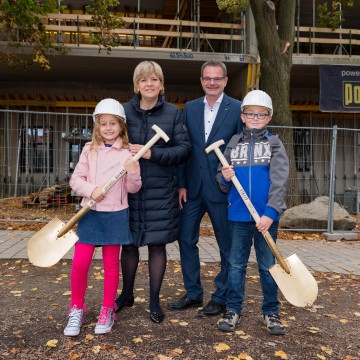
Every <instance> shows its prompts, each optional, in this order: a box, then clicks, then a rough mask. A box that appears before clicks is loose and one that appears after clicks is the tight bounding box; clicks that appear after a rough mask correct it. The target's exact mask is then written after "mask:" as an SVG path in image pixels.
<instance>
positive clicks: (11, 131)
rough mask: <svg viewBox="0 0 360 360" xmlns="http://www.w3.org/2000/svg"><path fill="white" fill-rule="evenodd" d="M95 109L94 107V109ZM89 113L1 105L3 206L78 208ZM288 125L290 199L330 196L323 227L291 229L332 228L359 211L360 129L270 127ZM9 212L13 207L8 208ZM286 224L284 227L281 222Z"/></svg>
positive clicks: (4, 216)
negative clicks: (74, 182)
mask: <svg viewBox="0 0 360 360" xmlns="http://www.w3.org/2000/svg"><path fill="white" fill-rule="evenodd" d="M90 110H91V111H90ZM90 110H89V111H88V112H89V113H88V114H83V113H82V114H80V113H79V114H78V113H55V112H35V111H20V110H0V177H1V180H0V181H1V184H0V205H1V204H6V205H7V206H8V208H9V207H12V206H13V207H14V209H15V210H16V207H17V208H19V207H21V208H22V209H23V208H24V207H25V208H27V209H28V210H29V214H31V213H32V211H33V210H34V208H35V207H37V208H39V207H40V208H42V209H43V212H44V213H45V214H46V211H47V209H49V208H54V207H58V208H59V210H60V211H63V219H64V220H68V219H69V218H71V216H72V215H73V211H69V206H70V208H74V209H75V208H78V203H79V200H80V199H79V198H78V197H77V196H76V194H74V193H73V192H72V191H71V189H70V188H69V185H68V181H69V179H70V177H71V174H72V172H73V170H74V168H75V165H76V163H77V162H78V160H79V156H80V153H81V150H82V147H83V145H84V144H85V143H86V142H87V141H90V140H91V133H92V127H93V120H92V116H91V113H92V111H93V109H90ZM270 130H271V132H273V133H279V136H280V138H282V137H281V133H284V131H285V132H286V133H287V134H291V136H286V139H288V140H286V139H285V140H284V139H283V138H282V139H283V142H284V144H285V147H286V149H287V151H288V153H289V158H290V160H291V164H292V171H291V177H290V179H289V185H290V186H289V188H288V193H287V203H288V204H290V205H291V206H295V205H300V204H308V203H310V202H313V201H314V200H315V199H317V198H319V197H322V196H325V197H327V198H328V199H329V201H328V206H327V207H326V208H325V209H324V214H318V215H319V216H322V217H325V218H326V219H327V222H326V224H325V226H322V227H321V228H319V226H318V225H316V224H317V223H316V222H314V226H310V227H309V225H306V227H305V226H303V225H301V224H300V225H299V226H297V228H292V229H288V230H291V231H312V232H322V231H330V232H332V230H333V229H334V226H333V218H334V216H333V211H334V205H335V204H336V203H337V204H339V205H340V206H341V207H343V208H344V209H346V210H347V211H348V212H349V214H350V215H351V216H353V217H357V216H358V215H359V214H360V180H359V170H360V169H359V167H360V161H359V160H360V130H359V129H356V128H340V127H337V126H336V125H334V126H331V127H313V126H306V127H304V126H301V127H300V126H293V127H286V128H285V127H275V126H273V127H271V126H270ZM9 213H11V214H14V213H16V211H12V212H9ZM12 220H14V221H45V220H44V219H41V218H37V219H32V218H31V216H29V217H28V218H27V219H18V218H14V216H10V217H9V216H7V214H5V213H4V211H2V215H1V217H0V221H12ZM284 230H285V231H286V230H287V229H284Z"/></svg>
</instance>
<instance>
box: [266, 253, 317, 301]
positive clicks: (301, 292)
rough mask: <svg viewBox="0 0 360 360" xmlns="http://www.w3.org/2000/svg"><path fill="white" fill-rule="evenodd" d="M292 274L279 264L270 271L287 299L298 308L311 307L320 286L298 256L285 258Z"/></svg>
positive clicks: (293, 255)
mask: <svg viewBox="0 0 360 360" xmlns="http://www.w3.org/2000/svg"><path fill="white" fill-rule="evenodd" d="M284 260H285V262H286V263H287V265H288V267H289V269H290V274H287V273H286V272H285V271H284V270H283V268H282V267H281V266H280V265H279V264H275V265H273V266H272V267H271V268H270V269H269V271H270V274H271V275H272V277H273V278H274V280H275V282H276V284H277V286H278V287H279V289H280V291H281V292H282V294H283V295H284V297H285V299H286V300H287V301H288V302H289V303H290V304H292V305H294V306H297V307H306V306H311V305H312V304H313V303H314V301H315V300H316V297H317V295H318V284H317V282H316V280H315V279H314V277H313V276H312V275H311V273H310V271H309V270H308V269H307V268H306V266H305V265H304V264H303V263H302V261H301V260H300V259H299V257H298V256H297V255H296V254H292V255H290V256H288V257H286V258H284Z"/></svg>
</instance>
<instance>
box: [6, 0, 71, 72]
mask: <svg viewBox="0 0 360 360" xmlns="http://www.w3.org/2000/svg"><path fill="white" fill-rule="evenodd" d="M0 8H1V17H0V24H1V28H2V29H1V30H2V37H3V39H2V40H6V41H8V42H9V46H11V47H12V48H13V49H14V48H20V47H22V46H24V45H25V46H26V45H31V46H32V53H31V56H30V57H26V56H25V55H22V54H19V53H18V52H16V51H14V50H11V49H10V47H9V48H6V49H5V50H4V49H0V61H1V62H3V63H5V64H7V65H8V66H9V67H24V68H26V67H28V66H30V65H32V64H34V63H38V64H39V66H40V68H41V69H42V70H45V71H46V70H50V68H51V67H50V60H49V56H48V51H49V50H50V51H51V50H56V51H60V52H64V51H65V48H64V47H63V46H62V45H53V44H52V43H51V41H50V36H49V34H48V33H47V32H46V29H45V26H44V23H43V21H42V19H41V17H42V16H45V15H46V14H47V13H51V12H57V0H44V1H36V0H17V1H11V0H0Z"/></svg>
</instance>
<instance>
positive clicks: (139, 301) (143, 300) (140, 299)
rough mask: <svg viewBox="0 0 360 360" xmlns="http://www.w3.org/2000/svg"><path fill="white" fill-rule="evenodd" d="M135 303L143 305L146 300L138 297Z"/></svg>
mask: <svg viewBox="0 0 360 360" xmlns="http://www.w3.org/2000/svg"><path fill="white" fill-rule="evenodd" d="M134 301H135V302H136V303H143V302H145V299H143V298H140V297H138V296H137V297H136V298H135V300H134Z"/></svg>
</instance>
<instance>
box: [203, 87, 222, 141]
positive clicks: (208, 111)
mask: <svg viewBox="0 0 360 360" xmlns="http://www.w3.org/2000/svg"><path fill="white" fill-rule="evenodd" d="M223 97H224V93H222V94H221V95H220V97H219V98H218V99H217V100H216V102H215V104H214V105H213V107H211V106H210V105H209V103H208V102H207V99H206V96H205V98H204V104H205V106H204V129H205V142H206V141H207V139H208V137H209V135H210V131H211V129H212V127H213V125H214V121H215V119H216V115H217V113H218V111H219V107H220V104H221V101H222V99H223Z"/></svg>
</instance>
